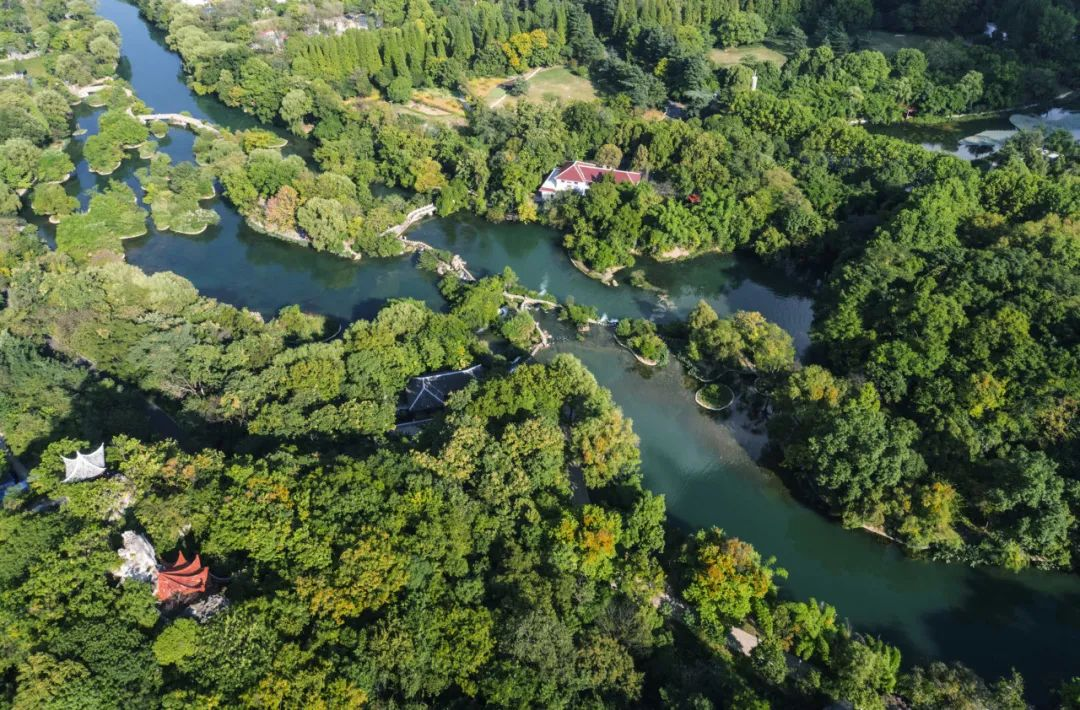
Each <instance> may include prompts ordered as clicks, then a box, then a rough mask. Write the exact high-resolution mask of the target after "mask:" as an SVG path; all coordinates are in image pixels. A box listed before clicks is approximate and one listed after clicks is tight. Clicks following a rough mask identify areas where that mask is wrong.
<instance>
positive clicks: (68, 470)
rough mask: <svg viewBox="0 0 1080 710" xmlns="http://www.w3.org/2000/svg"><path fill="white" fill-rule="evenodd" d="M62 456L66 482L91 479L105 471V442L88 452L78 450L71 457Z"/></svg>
mask: <svg viewBox="0 0 1080 710" xmlns="http://www.w3.org/2000/svg"><path fill="white" fill-rule="evenodd" d="M60 458H61V459H63V461H64V483H75V482H78V481H89V480H91V479H93V478H97V477H98V476H101V475H103V474H104V473H105V444H101V445H100V446H98V447H97V449H95V450H93V451H91V452H90V453H88V454H84V453H82V452H81V451H76V452H75V456H74V457H72V458H70V459H69V458H67V457H66V456H61V457H60Z"/></svg>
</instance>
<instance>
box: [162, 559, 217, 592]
mask: <svg viewBox="0 0 1080 710" xmlns="http://www.w3.org/2000/svg"><path fill="white" fill-rule="evenodd" d="M209 579H210V568H209V567H206V566H204V565H203V563H202V560H200V559H199V555H198V554H196V555H195V557H194V558H192V559H191V560H190V561H189V560H188V559H187V558H185V557H184V553H183V552H180V553H178V554H177V556H176V562H174V563H173V564H171V565H165V566H164V567H163V568H162V569H161V570H160V571H159V572H158V577H157V586H156V587H155V588H154V595H155V596H157V598H158V599H159V600H160V601H163V602H164V601H169V600H170V599H184V598H186V597H192V596H195V595H196V594H202V593H203V592H205V591H206V584H207V582H208V581H209Z"/></svg>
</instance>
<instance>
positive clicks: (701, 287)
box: [45, 0, 1080, 702]
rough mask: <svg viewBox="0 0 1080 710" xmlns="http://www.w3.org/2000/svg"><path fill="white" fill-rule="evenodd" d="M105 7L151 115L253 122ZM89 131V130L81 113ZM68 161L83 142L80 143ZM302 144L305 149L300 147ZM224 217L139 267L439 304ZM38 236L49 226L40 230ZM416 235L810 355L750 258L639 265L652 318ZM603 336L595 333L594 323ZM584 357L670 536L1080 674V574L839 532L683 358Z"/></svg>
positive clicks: (904, 640) (528, 232) (486, 268)
mask: <svg viewBox="0 0 1080 710" xmlns="http://www.w3.org/2000/svg"><path fill="white" fill-rule="evenodd" d="M98 11H99V13H100V14H101V15H103V16H104V17H106V18H108V19H110V20H112V21H113V22H115V23H116V24H117V25H118V26H119V27H120V31H121V34H122V36H123V54H124V59H123V60H122V66H121V73H122V74H123V75H124V76H125V78H127V79H129V80H130V81H131V83H132V85H133V86H134V88H135V91H136V93H137V94H138V95H139V97H140V98H141V99H143V101H145V102H146V103H147V104H148V105H149V106H150V107H152V108H153V109H155V110H157V111H168V112H179V111H189V112H191V114H192V115H194V116H197V117H201V118H208V119H210V120H212V121H214V122H217V123H220V124H222V125H225V126H228V127H232V128H241V127H245V126H250V125H253V120H252V119H251V118H250V117H248V116H245V115H244V114H242V113H240V112H238V111H235V110H232V109H229V108H227V107H225V106H223V105H221V104H220V103H218V102H217V101H216V100H214V99H211V98H208V97H199V96H196V95H194V93H193V92H191V91H190V90H189V89H188V87H187V86H186V85H185V83H184V81H183V77H182V74H181V66H180V62H179V60H178V58H177V57H176V56H175V55H174V54H172V53H170V52H169V51H168V50H167V48H166V47H165V45H164V40H163V37H162V36H161V34H160V33H159V32H157V31H156V30H154V29H152V28H150V27H148V26H147V24H146V23H145V21H144V20H143V19H142V18H140V17H139V15H138V12H137V10H136V9H135V8H134V7H133V6H131V5H129V4H126V3H124V2H122V0H100V2H99V8H98ZM78 120H79V123H80V126H81V127H85V128H87V129H88V130H90V131H93V130H94V129H95V128H96V113H95V112H92V111H89V110H84V111H82V112H81V113H80V115H79V117H78ZM192 142H193V137H192V136H191V134H189V133H187V132H185V131H182V130H178V129H175V128H174V129H172V130H170V132H169V136H168V138H166V139H165V140H163V141H162V142H161V149H162V150H164V151H165V152H167V153H169V154H170V155H171V156H172V157H173V159H174V161H179V160H190V159H191V148H192ZM73 149H74V150H76V151H77V150H78V145H77V144H76V145H75V146H73ZM303 149H304V146H302V145H301V146H300V147H299V148H297V150H298V151H302V150H303ZM138 164H140V161H138V160H137V159H130V160H128V161H126V162H125V165H124V166H123V167H122V168H121V169H120V170H119V171H117V173H115V174H114V175H112V176H109V177H107V178H106V177H101V176H97V175H94V174H92V173H90V172H89V171H88V170H87V169H86V166H85V164H82V163H80V164H79V166H78V170H77V180H72V181H70V183H69V184H70V189H71V190H72V192H73V194H74V193H75V192H76V191H77V192H78V193H79V194H80V196H81V197H82V198H83V199H84V203H85V193H86V190H87V189H88V188H90V187H91V186H93V185H95V184H103V183H105V182H107V180H108V179H116V178H120V179H124V180H127V181H129V182H132V184H134V181H133V177H132V173H133V171H134V168H135V167H136V166H137V165H138ZM213 207H214V209H215V210H217V212H218V213H219V214H220V215H221V218H222V219H221V223H220V224H219V225H217V226H216V227H211V228H210V229H208V230H207V231H206V232H205V233H203V234H201V235H198V236H181V235H176V234H162V233H158V232H156V231H154V230H153V229H152V228H151V231H150V233H149V234H148V235H147V236H145V237H142V238H139V239H135V240H129V241H128V242H126V243H125V247H126V252H127V259H128V261H129V262H130V263H132V264H135V265H137V266H139V267H141V268H142V269H144V270H145V271H148V272H156V271H166V270H168V271H174V272H176V273H178V274H180V275H182V276H184V277H186V278H188V279H190V280H191V281H192V283H194V284H195V286H196V287H198V289H199V290H200V291H201V292H202V293H204V294H206V295H208V296H213V297H216V298H219V299H221V300H223V301H226V302H228V303H232V304H234V305H237V306H245V307H248V308H252V309H254V310H258V311H260V312H262V313H264V314H266V315H271V314H273V312H275V311H276V310H277V309H278V308H280V307H282V306H285V305H288V304H292V303H298V304H300V305H301V307H303V308H304V309H305V310H309V311H316V312H321V313H324V314H327V315H329V316H332V317H335V318H338V319H342V320H351V319H355V318H361V317H367V316H370V315H372V314H374V313H375V312H376V311H377V310H378V309H379V307H380V306H381V304H383V303H384V302H385V301H386V300H387V299H389V298H396V297H413V298H419V299H423V300H425V301H427V302H428V303H430V304H431V305H432V306H433V307H435V308H444V307H445V304H444V303H443V301H442V299H441V297H440V296H439V294H438V291H437V289H436V287H435V284H436V278H435V277H434V276H433V275H431V274H428V273H426V272H423V271H421V270H419V269H417V268H416V267H414V266H413V265H412V263H411V261H410V259H408V258H395V259H370V260H365V261H361V262H352V261H347V260H344V259H339V258H337V257H334V256H331V255H329V254H324V253H317V252H315V251H312V250H308V249H304V248H301V247H297V246H295V245H291V244H287V243H284V242H279V241H276V240H274V239H270V238H268V237H265V236H262V235H259V234H257V233H254V232H252V231H251V230H250V229H248V228H247V227H246V226H245V225H244V223H243V220H242V219H241V218H240V217H239V215H237V214H236V212H235V211H234V210H233V209H232V208H231V207H230V206H228V205H226V204H225V203H224V202H222V201H220V200H217V201H215V203H214V206H213ZM45 231H46V233H47V234H48V232H49V230H48V228H47V227H46V228H45ZM410 236H413V237H414V238H417V239H422V240H424V241H427V242H428V243H430V244H433V245H434V246H438V247H443V248H447V249H450V250H452V251H454V252H456V253H458V254H461V255H462V256H463V257H464V258H465V260H466V261H467V262H468V264H469V266H470V268H471V269H472V270H473V271H474V272H476V273H481V274H482V273H491V272H496V271H501V270H502V268H503V267H504V266H510V267H511V268H513V269H514V271H515V272H516V273H517V274H518V276H519V277H520V278H521V280H522V282H523V283H524V284H525V285H526V286H528V287H530V288H535V289H544V290H546V291H548V292H550V293H552V294H553V295H555V296H558V297H560V298H563V297H566V296H573V297H574V298H575V299H576V300H577V301H578V302H579V303H586V304H592V305H595V306H597V307H598V308H599V309H600V310H601V311H602V312H605V313H606V314H607V315H608V316H610V317H613V318H619V317H625V316H649V317H657V318H665V317H672V316H675V315H680V314H684V313H685V312H686V311H688V310H689V309H690V308H692V307H693V305H694V304H696V303H697V301H698V300H699V299H701V298H704V299H706V300H708V301H709V302H710V303H711V304H712V305H713V306H714V307H715V308H716V309H717V310H718V312H720V313H727V312H731V311H734V310H739V309H752V310H758V311H761V312H762V313H764V314H765V316H766V317H768V318H769V319H770V320H773V321H775V322H777V323H779V324H780V325H781V326H782V327H784V328H785V329H786V330H787V331H788V332H790V333H791V334H792V336H793V337H794V338H795V341H796V344H797V345H798V346H799V350H800V352H802V351H804V350H805V348H806V346H807V345H808V342H809V341H808V336H807V332H808V330H809V327H810V323H811V320H812V312H811V299H810V295H811V294H812V293H813V289H814V284H813V283H802V282H801V281H802V280H801V279H799V278H796V277H793V276H791V275H787V274H782V273H776V272H775V271H771V270H769V269H767V268H765V267H762V266H761V265H759V264H757V263H756V262H753V261H751V260H747V259H742V258H737V257H731V256H719V255H718V256H709V257H703V258H700V259H697V260H694V261H692V262H688V263H682V264H644V265H641V268H644V269H645V270H646V272H647V275H648V278H649V280H650V281H651V282H652V283H654V284H656V285H657V286H660V287H662V288H664V289H665V290H667V291H668V293H669V295H670V297H671V303H670V304H668V305H667V306H661V305H660V304H659V303H658V299H657V298H656V296H655V295H654V294H652V293H650V292H647V291H642V290H638V289H632V288H630V287H627V286H622V287H619V288H608V287H606V286H603V285H601V284H599V283H597V282H596V281H593V280H591V279H589V278H587V277H586V276H585V275H584V274H581V273H580V272H578V271H577V270H575V269H574V268H573V266H572V265H571V264H570V262H569V260H568V259H567V258H566V256H565V254H564V253H563V251H562V249H561V248H560V246H559V239H558V235H556V234H554V233H552V232H551V231H549V230H546V229H543V228H539V227H530V226H523V225H492V224H488V223H486V222H483V221H481V220H478V219H475V218H461V219H456V218H455V219H437V220H431V221H429V222H425V223H423V224H421V225H419V226H418V227H416V228H415V229H414V230H413V231H412V232H410ZM594 330H596V329H594ZM554 350H555V351H557V352H569V353H572V354H574V355H576V356H577V357H579V358H581V360H583V361H584V362H585V364H586V365H587V366H588V367H589V369H590V370H591V371H592V372H593V373H594V374H595V375H596V377H597V379H598V380H599V381H600V383H601V384H602V385H604V386H605V387H607V388H609V389H610V390H611V391H612V393H613V394H614V396H615V400H616V401H617V402H618V403H619V405H620V406H621V407H622V408H623V410H624V411H625V412H626V413H627V415H629V416H630V417H631V418H632V419H633V421H634V429H635V431H636V432H637V433H638V435H639V436H640V437H641V450H642V461H643V470H644V474H645V481H646V483H647V485H648V486H649V487H650V488H651V489H652V490H654V491H656V492H658V493H662V494H664V495H665V496H666V498H667V507H668V511H669V513H670V515H671V516H672V517H673V518H674V520H675V521H676V522H678V523H680V524H683V525H687V526H693V527H700V526H708V525H718V526H720V527H722V528H724V529H725V530H726V531H727V532H728V533H730V534H733V535H737V536H739V537H741V538H743V539H745V540H747V541H749V542H751V543H753V544H754V545H755V546H756V547H757V548H758V549H759V550H760V551H761V552H762V553H763V554H764V555H766V556H769V555H775V556H776V557H777V558H778V561H779V563H780V564H781V565H782V566H783V567H785V568H786V569H787V570H788V571H789V573H790V576H789V578H788V579H787V581H785V582H784V584H783V593H784V594H786V595H790V596H794V597H799V598H807V597H816V598H817V599H819V600H824V601H828V602H829V603H831V604H833V605H835V606H836V607H837V609H838V610H839V612H840V614H841V615H842V616H844V617H846V618H848V619H849V620H850V621H851V623H852V624H853V625H854V626H856V627H857V628H859V629H861V630H864V631H870V632H875V633H880V634H882V635H883V636H884V637H885V638H886V639H887V640H888V641H890V642H891V643H894V644H896V645H898V646H899V647H900V648H901V649H902V650H903V651H904V654H905V663H908V664H910V663H914V662H919V661H925V660H927V659H930V658H941V659H950V660H959V661H962V662H964V663H966V664H968V665H970V666H972V667H973V668H975V669H976V670H978V671H979V672H981V673H984V674H987V675H1000V674H1003V673H1005V672H1007V671H1008V670H1009V668H1010V667H1016V668H1017V669H1018V670H1020V671H1021V672H1022V673H1023V674H1024V675H1025V677H1026V678H1027V680H1028V685H1029V689H1030V691H1031V692H1030V695H1031V696H1032V698H1034V699H1037V700H1040V701H1044V702H1045V701H1046V700H1047V698H1048V692H1049V689H1050V688H1052V687H1056V685H1057V684H1058V682H1059V681H1060V680H1061V679H1062V678H1064V677H1068V676H1071V675H1073V674H1075V673H1080V643H1078V641H1080V577H1077V576H1076V575H1071V574H1062V573H1042V572H1034V571H1031V572H1025V573H1023V574H1018V575H1016V574H1010V573H1006V572H1002V571H998V570H974V569H969V568H966V567H960V566H949V565H944V564H938V563H930V562H924V561H919V560H913V559H909V558H907V557H905V556H904V555H903V553H902V552H901V550H900V549H898V548H897V547H895V546H891V545H888V544H884V543H883V542H881V541H880V540H878V539H877V538H875V537H873V536H871V535H869V534H864V533H861V532H853V531H847V530H843V529H842V528H841V527H840V526H839V525H838V524H836V523H835V522H833V521H830V520H827V519H826V518H824V517H822V516H821V515H819V514H818V513H815V512H814V511H812V510H809V509H807V508H805V507H803V506H802V505H800V504H799V503H798V502H797V501H795V500H794V499H793V498H792V497H791V495H790V494H789V493H788V491H787V490H786V489H785V487H784V486H783V484H782V483H781V482H780V481H779V479H778V478H777V477H776V476H775V475H774V474H772V473H771V472H769V471H767V470H764V469H762V468H761V467H759V466H758V465H757V464H756V463H755V458H756V457H757V455H758V453H759V452H760V450H761V447H762V446H763V444H764V437H763V435H762V433H761V432H760V431H758V430H756V429H755V428H754V427H753V426H751V425H750V424H749V423H748V422H746V421H745V420H744V419H743V418H742V417H741V416H740V414H739V413H738V412H735V413H733V414H730V415H727V416H723V417H718V416H717V415H713V414H710V413H707V412H705V411H704V410H702V409H700V408H699V407H697V406H696V405H695V404H694V401H693V391H692V389H690V388H688V387H687V383H686V382H685V379H684V374H683V372H682V370H681V368H680V367H679V365H678V363H673V364H672V365H669V366H668V367H667V368H665V369H663V370H659V371H643V370H642V368H641V367H640V366H639V365H637V363H636V362H635V361H634V360H633V358H632V357H631V356H630V355H629V354H628V353H627V352H626V351H624V350H622V349H620V348H619V347H618V346H616V345H615V344H614V343H613V341H612V339H611V337H610V335H609V334H608V333H606V332H594V333H593V334H591V335H590V336H589V337H588V338H586V339H585V340H584V341H578V340H576V339H573V338H565V339H560V340H559V342H558V343H557V344H556V347H555V348H554Z"/></svg>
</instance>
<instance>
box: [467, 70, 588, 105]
mask: <svg viewBox="0 0 1080 710" xmlns="http://www.w3.org/2000/svg"><path fill="white" fill-rule="evenodd" d="M525 76H526V77H529V78H528V90H527V91H526V92H525V95H524V96H522V97H514V96H509V95H508V94H507V93H506V91H505V90H503V88H502V85H504V84H508V83H509V82H511V81H513V80H514V79H515V78H516V77H512V76H506V77H484V78H482V79H473V80H471V81H470V82H469V91H471V92H472V93H473V94H474V95H476V96H478V97H479V98H480V100H481V101H483V102H484V103H485V104H487V105H488V106H490V107H498V106H503V105H506V104H507V103H512V102H514V101H517V100H518V99H520V98H525V99H528V100H530V101H545V100H547V99H548V98H550V97H554V98H556V99H559V100H560V101H563V102H569V101H593V100H595V99H596V90H595V89H594V88H593V85H592V82H591V81H589V80H588V79H587V78H585V77H583V76H578V75H577V74H574V73H573V72H571V71H570V70H569V69H567V68H566V67H564V66H557V67H546V68H541V69H534V70H530V71H529V72H526V74H525Z"/></svg>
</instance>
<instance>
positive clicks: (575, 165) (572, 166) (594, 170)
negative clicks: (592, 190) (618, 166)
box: [555, 160, 641, 185]
mask: <svg viewBox="0 0 1080 710" xmlns="http://www.w3.org/2000/svg"><path fill="white" fill-rule="evenodd" d="M604 175H611V177H612V179H614V180H615V182H630V183H633V184H635V185H637V184H638V183H639V182H641V173H636V172H634V171H632V170H613V169H612V168H605V167H601V166H599V165H593V164H592V163H584V162H582V161H580V160H575V161H574V162H572V163H569V164H567V165H564V166H563V167H562V168H560V169H559V172H558V173H556V175H555V179H556V180H567V181H570V182H584V183H590V182H593V181H595V180H599V179H600V178H601V177H603V176H604Z"/></svg>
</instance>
